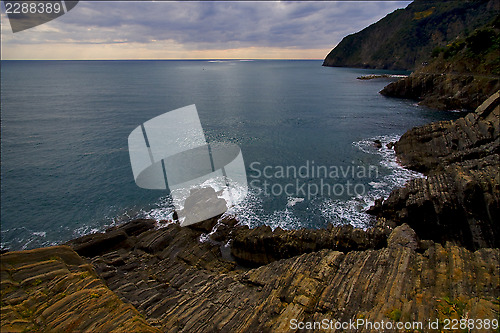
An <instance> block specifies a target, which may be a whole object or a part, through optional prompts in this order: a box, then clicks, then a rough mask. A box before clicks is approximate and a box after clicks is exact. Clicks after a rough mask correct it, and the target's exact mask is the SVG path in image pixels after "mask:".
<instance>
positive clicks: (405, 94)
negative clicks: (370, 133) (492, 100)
mask: <svg viewBox="0 0 500 333" xmlns="http://www.w3.org/2000/svg"><path fill="white" fill-rule="evenodd" d="M499 55H500V16H497V17H496V19H495V20H494V21H493V22H491V23H490V24H488V25H486V26H484V27H482V28H479V29H476V30H474V31H473V32H472V33H470V34H469V35H468V36H467V37H466V38H457V39H456V40H455V41H454V42H453V43H450V44H448V45H447V46H446V47H437V48H435V49H434V50H433V52H432V55H431V58H432V60H430V61H429V63H426V64H425V66H421V67H419V68H417V70H416V71H415V72H413V73H412V74H411V75H410V76H409V77H407V78H404V79H401V80H399V81H396V82H393V83H391V84H389V85H388V86H386V87H385V88H384V89H383V90H382V91H381V92H380V93H381V94H382V95H385V96H391V97H400V98H410V99H414V100H418V101H419V104H422V105H427V106H429V107H432V108H436V109H443V110H450V109H451V110H452V109H458V110H460V109H466V110H474V109H475V108H476V107H478V106H479V105H480V104H481V103H482V102H483V101H484V100H485V99H486V98H488V97H489V96H490V95H492V94H493V93H495V92H496V91H498V90H499V89H500V76H499V75H500V56H499Z"/></svg>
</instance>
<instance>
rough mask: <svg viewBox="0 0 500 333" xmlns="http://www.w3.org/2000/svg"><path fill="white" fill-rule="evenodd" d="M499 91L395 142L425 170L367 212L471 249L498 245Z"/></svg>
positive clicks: (407, 160) (407, 159)
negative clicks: (464, 112) (473, 107)
mask: <svg viewBox="0 0 500 333" xmlns="http://www.w3.org/2000/svg"><path fill="white" fill-rule="evenodd" d="M499 120H500V92H496V93H495V94H493V95H492V96H491V97H490V98H489V99H488V100H486V101H485V102H484V103H483V104H482V105H481V106H480V107H478V108H477V110H476V112H474V113H470V114H468V115H467V116H465V117H463V118H460V119H458V120H455V121H444V122H437V123H432V124H428V125H424V126H420V127H416V128H414V129H412V130H410V131H408V132H406V133H405V134H404V135H403V136H402V137H401V139H400V140H399V141H398V142H397V143H396V144H395V151H396V156H397V158H398V159H399V161H400V162H401V163H402V164H403V165H405V166H406V167H408V168H410V169H413V170H416V171H420V172H423V173H424V174H426V175H427V178H425V179H414V180H412V181H410V182H409V183H408V184H407V185H406V186H404V187H403V188H399V189H396V190H394V191H393V192H392V193H391V194H390V195H389V197H388V198H387V199H386V200H384V201H383V202H381V201H378V202H377V203H376V206H375V207H372V208H371V209H370V210H369V213H371V214H373V215H376V216H378V217H379V218H385V219H388V220H391V221H394V222H396V224H403V223H407V224H408V225H410V226H411V227H412V228H413V229H414V230H415V231H416V232H417V234H419V235H420V236H421V237H423V238H426V239H432V240H434V241H436V242H441V243H444V242H447V241H451V242H454V243H456V244H458V245H461V246H465V247H467V248H469V249H473V250H475V249H479V248H486V247H494V248H498V247H500V224H499V223H498V221H500V176H499V173H498V170H499V168H500V160H499V153H500V129H499Z"/></svg>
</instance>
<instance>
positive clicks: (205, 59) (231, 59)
mask: <svg viewBox="0 0 500 333" xmlns="http://www.w3.org/2000/svg"><path fill="white" fill-rule="evenodd" d="M0 60H1V61H234V60H236V61H258V60H290V61H295V60H300V61H305V60H310V61H317V60H324V59H323V58H318V59H311V58H200V59H198V58H189V59H186V58H172V59H162V58H151V59H145V58H131V59H0Z"/></svg>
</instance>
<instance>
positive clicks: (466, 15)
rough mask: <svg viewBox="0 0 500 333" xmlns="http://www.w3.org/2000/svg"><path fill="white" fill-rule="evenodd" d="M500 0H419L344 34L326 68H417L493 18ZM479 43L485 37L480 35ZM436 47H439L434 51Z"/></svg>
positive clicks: (329, 56)
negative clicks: (351, 32) (350, 33)
mask: <svg viewBox="0 0 500 333" xmlns="http://www.w3.org/2000/svg"><path fill="white" fill-rule="evenodd" d="M499 8H500V1H499V0H489V1H488V0H482V1H424V0H415V1H414V2H413V3H411V4H410V5H408V6H407V7H406V8H405V9H398V10H396V11H394V12H393V13H391V14H389V15H387V16H386V17H385V18H383V19H382V20H380V21H378V22H377V23H375V24H372V25H370V26H369V27H367V28H365V29H363V30H362V31H360V32H358V33H355V34H352V35H349V36H347V37H345V38H344V39H343V40H342V41H341V42H340V43H339V44H338V45H337V46H336V47H335V48H334V49H333V50H332V51H331V52H330V53H329V54H328V56H327V57H326V58H325V60H324V62H323V65H324V66H333V67H362V68H381V69H405V70H413V69H415V68H416V67H418V66H419V65H420V64H421V63H423V62H427V61H429V59H430V58H431V54H432V53H433V51H434V55H436V52H438V53H439V48H446V46H447V45H449V44H452V43H453V42H454V41H456V40H457V39H463V38H465V37H466V36H468V35H469V34H471V32H473V31H474V30H476V29H478V28H481V27H483V26H485V25H486V24H488V23H489V22H491V21H492V20H493V19H494V18H495V17H496V16H497V15H498V13H499V10H498V9H499ZM476 37H477V38H478V41H479V40H480V39H481V38H482V37H483V36H482V35H481V36H476ZM436 50H437V51H436Z"/></svg>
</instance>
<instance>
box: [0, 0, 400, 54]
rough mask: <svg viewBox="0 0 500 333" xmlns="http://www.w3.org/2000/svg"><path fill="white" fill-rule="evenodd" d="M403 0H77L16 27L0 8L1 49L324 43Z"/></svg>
mask: <svg viewBox="0 0 500 333" xmlns="http://www.w3.org/2000/svg"><path fill="white" fill-rule="evenodd" d="M408 3H409V1H402V2H374V1H368V2H353V1H340V2H247V1H236V2H225V1H221V2H209V1H204V2H170V1H165V2H161V1H159V2H149V1H143V2H131V1H129V2H127V1H124V2H113V1H111V2H100V1H92V2H83V1H81V2H80V3H79V4H78V5H77V6H76V7H75V8H74V9H73V10H71V11H70V12H69V13H67V14H66V15H64V16H62V17H60V18H58V19H56V20H54V21H51V22H49V23H46V24H44V25H41V26H39V27H35V28H33V29H29V30H26V31H23V32H19V33H16V34H13V33H12V32H11V31H9V30H10V28H9V27H8V24H6V23H5V22H6V21H7V20H6V17H5V14H2V35H3V38H2V39H3V41H2V44H3V45H2V53H4V54H5V55H15V54H16V48H18V49H21V48H22V47H21V46H23V47H24V48H27V47H28V46H29V45H35V44H37V46H36V47H37V48H38V50H41V49H42V48H44V47H45V48H48V49H52V50H54V51H57V48H54V45H58V47H60V45H87V47H88V48H89V49H93V50H95V51H96V52H99V51H97V50H98V49H99V48H98V47H97V48H96V47H95V46H96V45H104V44H109V45H118V44H126V43H128V44H131V45H132V44H133V45H136V46H138V45H139V46H140V48H141V49H143V50H148V49H151V50H154V49H158V46H159V45H162V46H166V47H168V46H169V45H170V47H174V45H175V47H174V49H179V50H180V49H182V50H184V51H207V52H208V51H211V50H212V51H215V50H234V49H249V48H260V49H262V48H270V49H271V48H272V49H279V48H282V49H291V50H293V49H296V50H328V49H331V48H332V47H334V46H335V45H336V44H337V43H338V42H340V40H341V39H342V38H343V37H344V36H346V35H348V34H351V33H354V32H356V31H359V30H361V29H362V28H364V27H366V26H368V25H369V24H371V23H374V22H376V21H377V20H379V19H380V18H382V17H384V16H385V15H387V14H388V13H390V12H392V11H394V10H395V9H397V8H402V7H405V6H406V5H407V4H408ZM81 47H82V46H79V48H81ZM117 47H118V46H117ZM85 53H86V54H88V53H89V52H85ZM4 54H3V55H4ZM96 56H98V54H97V55H96ZM322 56H324V55H322Z"/></svg>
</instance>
